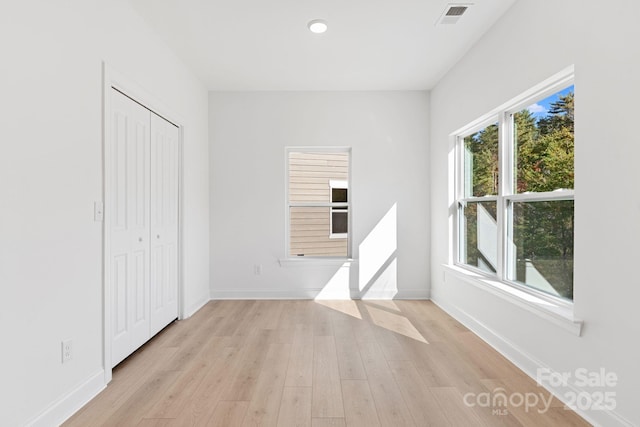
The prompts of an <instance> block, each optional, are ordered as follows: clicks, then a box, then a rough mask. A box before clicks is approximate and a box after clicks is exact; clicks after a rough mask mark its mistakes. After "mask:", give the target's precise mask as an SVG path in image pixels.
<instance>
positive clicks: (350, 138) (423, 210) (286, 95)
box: [209, 92, 430, 299]
mask: <svg viewBox="0 0 640 427" xmlns="http://www.w3.org/2000/svg"><path fill="white" fill-rule="evenodd" d="M428 120H429V98H428V94H427V93H426V92H248V93H226V92H212V93H210V96H209V135H210V136H209V138H210V144H211V146H210V155H211V193H210V194H211V199H210V200H211V295H212V298H214V299H215V298H232V297H233V298H301V297H307V298H308V297H315V296H317V295H318V293H319V292H320V291H321V290H323V289H324V292H323V294H322V295H323V296H327V297H328V296H332V297H349V295H350V294H351V295H352V296H354V297H360V296H364V297H391V296H395V297H397V298H403V297H404V298H410V297H426V296H428V280H429V256H430V255H429V248H428V245H425V242H428V241H429V231H428V226H429V210H428V206H429V202H428V198H429V190H428V185H427V182H428V170H429V167H428ZM286 146H349V147H352V175H351V176H352V189H351V190H352V191H351V196H352V203H353V205H352V209H351V213H352V216H353V234H352V235H353V256H354V258H356V259H358V263H357V264H356V265H354V266H352V267H351V268H350V269H348V268H346V267H345V268H339V266H310V265H308V264H305V265H303V266H295V267H281V266H280V264H279V263H278V259H279V258H284V257H285V147H286ZM394 206H396V209H395V210H394ZM396 214H397V218H396V216H395V215H396ZM379 223H380V225H378V224H379ZM372 231H373V233H372ZM367 236H369V238H368V239H367ZM373 248H375V250H374V249H373ZM254 265H261V266H262V274H261V275H255V274H254ZM361 282H362V283H361ZM394 287H395V289H394ZM361 288H363V289H364V290H365V292H361Z"/></svg>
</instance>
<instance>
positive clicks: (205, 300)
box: [182, 295, 211, 319]
mask: <svg viewBox="0 0 640 427" xmlns="http://www.w3.org/2000/svg"><path fill="white" fill-rule="evenodd" d="M209 301H211V298H210V297H209V295H204V296H203V297H202V298H200V299H199V300H198V301H197V302H195V303H194V304H191V305H190V306H189V308H187V310H186V312H185V313H184V316H183V317H182V319H188V318H189V317H191V316H193V315H194V314H196V312H197V311H198V310H200V309H201V308H202V307H204V306H205V305H206V304H207V303H208V302H209Z"/></svg>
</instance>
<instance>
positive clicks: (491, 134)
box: [464, 123, 498, 197]
mask: <svg viewBox="0 0 640 427" xmlns="http://www.w3.org/2000/svg"><path fill="white" fill-rule="evenodd" d="M464 194H465V197H471V196H475V197H480V196H487V195H497V194H498V124H497V123H496V124H493V125H489V126H487V127H486V128H484V129H482V130H480V131H478V132H476V133H474V134H471V135H469V136H467V137H465V138H464Z"/></svg>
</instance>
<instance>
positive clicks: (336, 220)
mask: <svg viewBox="0 0 640 427" xmlns="http://www.w3.org/2000/svg"><path fill="white" fill-rule="evenodd" d="M348 230H349V213H348V211H346V210H344V209H339V208H334V209H332V210H331V233H333V234H346V233H347V231H348ZM345 238H346V236H345Z"/></svg>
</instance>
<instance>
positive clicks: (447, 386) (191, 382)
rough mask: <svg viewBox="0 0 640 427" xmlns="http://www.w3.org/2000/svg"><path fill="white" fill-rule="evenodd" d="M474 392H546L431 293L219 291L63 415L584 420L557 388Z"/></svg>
mask: <svg viewBox="0 0 640 427" xmlns="http://www.w3.org/2000/svg"><path fill="white" fill-rule="evenodd" d="M482 393H484V395H483V396H485V397H486V396H495V395H497V394H499V393H504V394H506V395H507V396H510V395H513V394H514V393H520V394H522V395H525V394H526V393H535V394H536V395H537V396H544V398H545V399H548V397H549V395H548V393H547V392H545V390H544V389H542V388H540V387H538V386H537V385H536V383H535V382H534V381H533V380H532V379H530V378H529V377H527V376H526V375H525V374H524V373H522V372H521V371H520V370H518V369H517V368H516V367H515V366H514V365H512V364H511V363H510V362H509V361H507V360H506V359H505V358H504V357H502V356H501V355H500V354H499V353H497V352H496V351H494V350H493V349H492V348H491V347H489V346H488V345H487V344H485V343H484V342H483V341H482V340H480V339H479V338H478V337H477V336H476V335H474V334H473V333H472V332H470V331H469V330H468V329H466V328H465V327H464V326H462V325H461V324H460V323H458V322H457V321H455V320H454V319H453V318H451V317H450V316H448V315H447V314H446V313H444V312H443V311H442V310H440V309H439V308H438V307H437V306H435V305H434V304H433V303H431V302H429V301H299V300H297V301H216V302H211V303H209V304H207V305H206V306H205V307H204V308H203V309H201V310H200V311H199V312H198V313H196V314H195V315H194V316H193V317H191V318H190V319H187V320H184V321H180V322H176V323H174V324H172V325H170V326H169V327H167V328H166V329H165V330H164V331H162V332H161V333H160V334H158V335H157V336H156V337H155V338H153V339H152V340H151V341H150V342H149V343H147V344H146V345H145V346H144V347H143V348H141V349H139V350H138V351H137V352H136V353H134V354H133V355H131V356H130V357H129V358H127V359H126V360H125V361H123V362H122V363H121V364H120V365H119V366H117V367H116V369H114V372H113V380H112V382H111V383H110V384H109V386H108V387H107V388H106V390H104V391H103V392H102V393H100V395H98V396H97V397H96V398H95V399H94V400H92V401H91V402H89V403H88V404H87V405H86V406H85V407H84V408H83V409H81V410H80V411H79V412H78V413H77V414H75V415H74V416H73V417H72V418H71V419H70V420H68V421H67V423H65V424H64V425H65V426H69V427H71V426H83V427H85V426H144V427H151V426H224V427H231V426H284V427H294V426H311V427H328V426H334V427H338V426H343V427H344V426H366V427H373V426H390V427H400V426H419V427H421V426H464V427H469V426H535V427H541V426H588V425H589V424H587V423H586V422H585V421H584V420H583V419H582V418H580V417H579V416H577V415H576V414H575V413H574V412H571V411H569V410H566V409H564V407H563V405H562V403H560V402H559V401H558V400H556V399H553V400H552V402H551V405H550V408H549V409H548V410H546V411H545V410H544V409H545V407H544V405H543V404H542V403H539V404H538V405H537V406H536V407H535V408H530V409H529V410H528V411H527V410H526V408H525V407H524V406H513V405H510V406H507V407H502V406H496V407H484V406H482V405H475V406H473V407H471V406H469V405H466V404H465V396H466V402H471V403H474V402H477V400H476V398H475V397H476V396H480V395H481V394H482ZM487 393H489V394H487ZM514 401H515V402H517V399H514ZM541 412H542V413H541Z"/></svg>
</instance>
